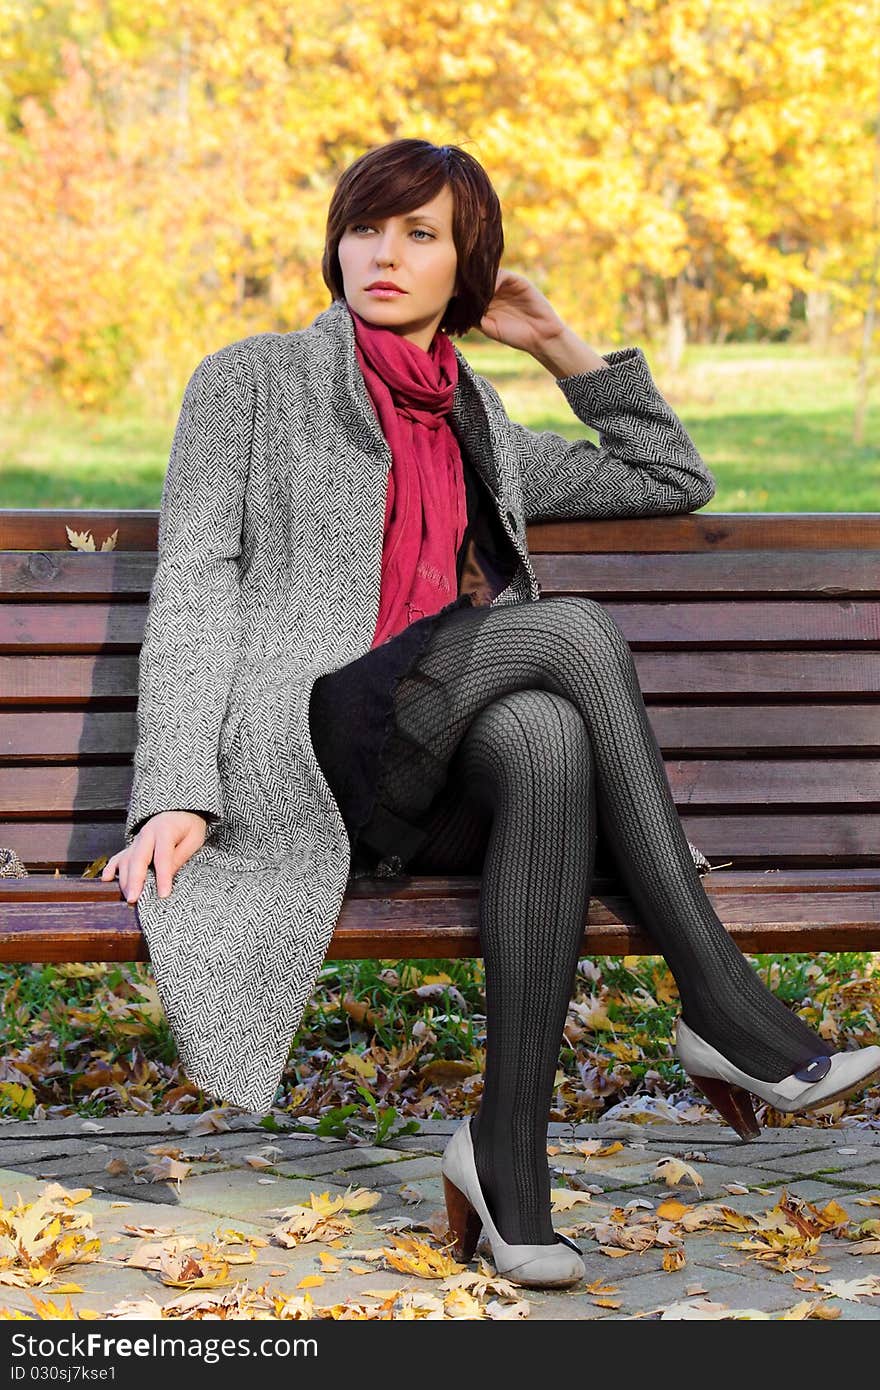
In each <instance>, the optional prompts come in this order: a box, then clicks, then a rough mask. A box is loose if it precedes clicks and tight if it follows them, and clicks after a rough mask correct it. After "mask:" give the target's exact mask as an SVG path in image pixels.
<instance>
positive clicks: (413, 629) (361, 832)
mask: <svg viewBox="0 0 880 1390" xmlns="http://www.w3.org/2000/svg"><path fill="white" fill-rule="evenodd" d="M472 606H473V604H472V600H471V596H470V594H460V595H459V597H458V598H457V599H455V600H453V602H451V603H448V604H447V605H446V607H445V608H441V609H440V611H439V612H437V613H429V614H428V615H427V616H426V617H424V618H418V619H417V620H416V621H415V622H414V623H410V625H409V626H408V627H405V628H404V629H403V631H402V632H398V633H396V634H395V635H394V637H390V638H389V639H388V640H387V641H386V642H382V643H381V644H380V645H379V646H378V647H372V648H371V649H370V650H369V651H368V652H364V654H363V656H359V657H357V658H356V659H355V660H354V661H349V662H348V663H347V664H346V665H345V666H341V667H340V668H339V669H338V670H337V671H331V672H329V673H328V674H327V675H324V676H319V677H318V679H317V680H316V681H315V683H314V685H313V686H312V693H311V699H310V701H309V730H310V733H311V736H312V746H313V747H314V750H315V756H316V758H317V759H318V764H319V766H320V768H321V771H322V772H323V774H324V776H325V777H326V779H327V784H328V786H329V787H330V790H331V792H332V793H333V796H334V798H335V800H336V804H337V805H338V807H339V811H340V814H341V816H342V819H343V821H344V822H345V828H346V830H347V831H348V837H349V840H350V842H351V870H350V873H349V877H351V878H356V877H360V876H361V875H364V874H368V875H369V874H378V875H379V876H380V877H381V876H383V875H384V874H387V875H388V876H390V877H395V876H397V874H399V873H400V872H401V871H402V869H403V867H404V865H405V862H406V859H407V857H409V855H410V854H411V853H412V852H413V851H414V849H415V847H416V845H417V844H418V843H420V842H421V841H422V839H423V834H422V832H421V830H420V828H419V827H418V826H417V825H410V824H408V823H407V822H405V821H403V820H402V819H401V818H400V817H397V816H391V815H390V813H389V812H388V811H387V810H386V809H385V808H382V807H379V806H377V804H376V786H377V781H378V775H379V769H380V766H381V762H382V757H383V754H384V752H385V750H386V745H387V743H388V738H389V735H390V734H391V731H392V729H393V728H394V727H395V717H394V716H395V711H394V694H395V691H396V689H397V686H398V683H399V682H400V680H401V679H402V678H403V677H404V676H405V675H407V674H408V673H409V672H410V671H411V670H412V668H413V666H414V665H415V664H416V662H417V661H418V659H419V657H420V656H421V654H422V653H423V651H424V650H425V648H426V647H427V644H428V642H429V640H430V638H431V635H432V633H433V632H434V630H435V628H436V627H437V624H438V623H441V622H442V621H443V620H444V618H445V617H446V615H447V614H448V613H451V612H453V611H454V610H456V609H459V608H463V607H472ZM362 836H363V837H364V838H361V837H362Z"/></svg>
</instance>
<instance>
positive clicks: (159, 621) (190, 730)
mask: <svg viewBox="0 0 880 1390" xmlns="http://www.w3.org/2000/svg"><path fill="white" fill-rule="evenodd" d="M253 418H254V381H253V372H252V369H251V367H250V365H249V363H248V361H247V359H246V357H245V356H244V354H243V352H242V350H241V346H240V345H239V344H234V343H233V344H230V345H229V346H228V347H225V348H221V349H219V350H218V351H217V352H215V353H212V354H209V355H208V356H207V357H205V358H203V359H202V361H201V362H200V363H199V365H198V366H197V367H196V369H195V371H194V372H193V374H192V376H191V377H190V380H189V382H188V384H187V387H186V390H185V392H184V397H183V404H182V406H181V409H180V416H179V419H178V422H177V427H176V429H175V432H174V439H173V442H172V445H171V455H170V459H169V463H168V470H167V473H166V475H165V482H164V486H163V489H162V501H161V505H160V511H159V536H158V547H157V549H158V562H157V566H156V572H155V575H154V578H153V583H152V588H151V591H150V602H149V607H148V610H147V617H146V623H145V626H144V636H143V643H142V646H141V652H140V666H139V675H138V708H137V725H138V741H137V746H136V748H135V752H134V759H133V762H134V779H133V783H132V789H131V797H130V801H129V806H128V814H127V816H126V822H125V843H126V845H129V844H131V842H132V840H133V839H134V837H135V835H136V834H137V831H138V830H139V829H140V826H141V825H142V824H143V822H144V821H145V820H148V819H149V818H150V816H154V815H156V814H157V813H158V812H159V811H170V810H177V809H178V808H179V807H181V806H199V807H204V809H205V812H206V813H209V814H210V815H211V816H216V817H217V818H218V819H219V818H221V817H222V815H223V798H222V791H221V785H220V776H219V768H218V749H219V739H220V727H221V724H222V721H223V717H224V714H225V712H226V707H227V703H228V698H229V691H230V688H231V684H232V676H233V671H234V668H235V663H236V660H237V658H238V654H239V648H240V636H241V617H240V597H241V580H240V572H239V557H240V554H241V532H242V519H243V513H244V496H245V489H246V485H247V476H248V467H249V460H250V452H251V443H252V436H253Z"/></svg>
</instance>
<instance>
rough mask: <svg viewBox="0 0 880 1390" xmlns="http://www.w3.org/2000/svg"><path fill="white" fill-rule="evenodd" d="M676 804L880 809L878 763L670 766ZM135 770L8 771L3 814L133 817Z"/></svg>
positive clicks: (3, 780) (667, 762)
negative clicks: (125, 814) (128, 812)
mask: <svg viewBox="0 0 880 1390" xmlns="http://www.w3.org/2000/svg"><path fill="white" fill-rule="evenodd" d="M664 766H665V769H666V776H667V780H668V782H669V785H670V787H671V789H672V798H673V801H674V802H675V804H676V806H677V807H678V808H679V810H682V809H684V808H688V809H690V810H696V809H702V810H706V809H709V810H731V811H732V810H734V809H735V808H739V807H742V808H751V807H755V808H761V807H770V806H779V807H792V808H799V807H803V808H808V807H810V806H812V805H814V804H816V805H822V806H824V807H825V808H828V807H831V806H835V805H839V806H849V807H858V806H864V807H866V808H867V809H877V808H880V759H878V758H848V759H846V758H830V757H822V758H790V759H777V758H770V757H767V758H740V757H737V758H717V759H707V758H668V759H664ZM132 775H133V769H132V767H131V765H130V764H127V763H126V764H115V763H97V764H92V763H88V764H84V765H81V766H74V765H70V764H60V765H58V764H56V765H55V766H49V767H27V766H25V767H11V766H6V767H4V766H3V764H2V763H0V814H2V815H4V816H8V817H10V818H11V817H15V816H26V817H29V818H30V817H38V816H64V817H70V816H72V815H73V813H74V812H76V813H77V814H80V815H87V814H89V813H94V812H101V811H121V812H125V811H126V810H127V809H128V803H129V798H130V796H131V782H132Z"/></svg>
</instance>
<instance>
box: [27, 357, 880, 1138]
mask: <svg viewBox="0 0 880 1390" xmlns="http://www.w3.org/2000/svg"><path fill="white" fill-rule="evenodd" d="M463 350H464V351H465V354H466V356H467V357H468V359H469V360H470V361H471V363H472V364H473V366H474V368H475V369H476V370H477V371H478V372H480V373H482V374H483V375H485V376H487V377H489V379H490V380H491V381H493V383H494V384H495V385H496V387H497V388H498V390H499V391H500V392H501V394H502V397H503V399H504V402H505V405H506V407H507V409H508V412H509V414H510V415H511V416H512V418H514V419H516V420H520V421H522V422H523V423H524V424H527V425H529V426H530V427H531V428H533V429H555V430H557V431H558V432H559V433H561V434H564V435H566V436H567V437H570V438H577V437H579V436H580V437H583V436H584V435H586V437H588V438H595V437H596V436H595V432H594V431H589V430H588V428H587V427H586V426H584V425H582V424H581V423H580V422H579V421H578V420H576V419H575V418H574V416H573V415H572V413H571V411H570V410H569V408H568V405H567V403H566V401H565V398H564V396H563V395H562V393H561V391H560V390H559V388H558V387H557V386H556V385H555V383H554V381H553V379H552V378H551V377H550V376H549V374H548V373H546V372H545V371H544V370H543V369H542V368H541V367H540V366H538V364H537V363H535V362H534V361H533V359H531V358H529V357H527V356H525V355H524V354H521V353H515V352H513V351H511V350H509V349H503V348H499V347H496V346H495V345H489V346H485V345H483V344H482V343H473V344H465V345H464V349H463ZM604 350H605V351H607V346H604ZM646 355H647V357H648V361H649V364H650V366H651V368H652V372H653V375H654V378H655V380H656V381H657V384H658V386H659V387H660V389H661V390H662V391H663V394H664V395H665V396H666V398H667V400H668V401H669V402H670V404H671V405H672V406H673V407H674V409H675V410H676V411H677V413H678V414H679V415H680V416H681V418H682V420H683V422H684V424H685V426H686V428H687V429H688V431H689V433H690V434H691V436H692V438H693V439H694V442H695V443H696V444H697V447H698V448H699V450H700V453H701V454H702V455H703V457H704V459H705V460H706V462H707V463H708V464H709V466H710V468H711V469H712V471H713V473H714V474H715V476H716V478H717V480H718V490H717V493H716V495H715V497H714V499H713V500H712V502H711V503H710V504H709V506H708V507H707V508H706V509H705V510H706V511H714V512H726V511H747V512H748V511H757V512H760V511H774V512H786V511H817V512H834V511H877V510H880V468H878V462H880V460H878V439H880V408H878V407H877V406H876V405H872V407H871V409H869V411H868V414H867V419H866V435H865V437H866V442H865V444H863V445H861V446H856V445H854V444H853V442H852V437H851V436H852V418H853V410H854V393H855V369H854V366H853V364H852V362H850V361H849V360H848V359H843V358H828V359H822V358H817V357H816V356H814V355H813V354H811V353H810V352H809V350H808V349H805V348H802V347H798V346H788V345H786V346H778V345H772V346H768V345H757V346H756V345H754V344H735V345H731V346H725V347H720V348H712V347H708V348H691V349H689V350H688V352H687V354H686V357H685V361H684V363H683V366H682V368H681V370H680V371H679V372H678V373H677V374H676V375H675V376H674V377H673V376H671V375H670V374H668V373H664V371H663V369H662V364H661V361H660V357H659V354H658V353H655V352H653V351H651V350H650V349H648V350H647V351H646ZM174 424H175V420H174V419H162V420H159V419H156V418H153V417H152V416H150V415H149V413H147V412H146V411H144V410H138V409H137V408H135V407H134V406H131V407H129V408H128V409H126V410H124V411H123V410H121V411H120V412H119V413H118V414H116V415H111V416H105V417H100V418H95V419H88V418H83V417H79V416H77V415H75V414H73V413H71V412H66V411H61V410H57V409H51V408H47V407H44V408H43V409H41V410H40V411H38V412H29V411H27V410H26V409H24V408H19V409H17V410H15V411H14V412H10V413H8V414H7V415H6V416H5V417H2V418H0V451H2V455H0V456H2V459H3V463H2V481H3V488H2V496H3V505H4V506H8V507H40V506H50V507H98V508H102V507H107V508H116V507H120V508H140V507H146V508H155V507H157V506H158V504H159V497H160V494H161V488H162V478H163V475H164V470H165V467H166V464H167V458H168V449H169V445H170V441H171V436H172V433H173V429H174ZM750 959H751V960H752V963H753V964H754V966H755V968H756V969H757V970H759V971H760V972H761V975H762V978H764V980H765V982H766V983H767V984H768V986H769V987H770V988H772V989H773V990H774V992H775V993H776V994H777V995H778V996H779V997H780V998H781V999H783V1000H785V1002H786V1003H787V1004H788V1005H789V1006H790V1007H791V1008H793V1009H795V1010H796V1011H797V1012H798V1013H799V1014H800V1015H801V1016H802V1017H803V1018H804V1019H805V1020H806V1021H807V1022H808V1023H809V1024H810V1026H812V1027H815V1028H818V1029H819V1031H820V1032H822V1034H823V1036H826V1037H829V1038H832V1039H835V1040H838V1041H839V1044H840V1045H841V1046H844V1045H846V1042H847V1040H849V1042H850V1043H851V1044H852V1045H864V1044H865V1043H869V1042H878V1041H880V975H878V974H877V973H876V967H875V962H874V958H873V956H871V955H870V954H869V953H856V952H841V953H838V954H834V953H820V954H818V955H761V956H754V957H750ZM0 992H2V997H3V1017H4V1035H5V1046H4V1070H3V1072H2V1073H0V1115H5V1116H7V1117H19V1118H21V1117H26V1116H28V1115H34V1114H36V1115H46V1114H53V1113H55V1114H58V1113H67V1112H68V1111H74V1112H76V1113H78V1114H80V1115H83V1116H100V1115H104V1114H113V1113H120V1112H125V1111H129V1110H134V1111H144V1110H150V1109H159V1110H160V1109H168V1108H171V1109H180V1110H193V1109H199V1108H202V1107H203V1106H204V1105H205V1104H208V1102H207V1101H206V1100H205V1098H204V1097H203V1096H202V1095H201V1093H200V1092H199V1091H198V1090H197V1089H196V1088H195V1087H193V1086H192V1085H191V1084H190V1083H189V1082H188V1081H187V1080H186V1077H185V1075H184V1074H183V1073H182V1071H181V1070H180V1067H179V1063H178V1060H177V1054H176V1048H175V1045H174V1040H173V1037H172V1035H171V1033H170V1030H169V1028H168V1025H167V1021H166V1019H165V1016H164V1012H163V1011H162V1008H161V1005H160V1003H159V1001H158V997H157V994H156V989H155V982H154V980H153V976H152V971H151V969H150V967H149V966H147V965H138V964H131V965H116V964H112V965H104V964H85V965H79V964H74V965H69V966H65V965H60V966H56V965H40V966H36V965H23V966H9V967H0ZM484 1008H485V1000H484V977H483V967H482V961H469V960H452V961H448V960H439V961H415V962H395V961H342V962H338V963H330V964H328V965H327V966H325V968H324V970H323V971H322V973H321V976H320V979H319V982H318V987H317V989H316V991H315V993H314V995H313V998H312V1000H311V1001H310V1003H309V1005H308V1008H307V1010H306V1013H305V1015H304V1018H303V1021H302V1026H301V1028H300V1030H299V1031H298V1033H297V1036H296V1039H295V1043H294V1047H293V1049H292V1051H291V1054H290V1059H289V1062H288V1067H287V1070H286V1073H285V1077H284V1083H283V1092H282V1094H281V1096H280V1099H279V1103H280V1104H281V1106H282V1107H283V1108H285V1109H287V1110H288V1111H289V1112H290V1114H291V1116H293V1117H295V1118H297V1119H300V1120H302V1121H303V1122H309V1123H310V1124H311V1125H312V1127H314V1126H315V1125H319V1126H323V1127H324V1128H325V1129H326V1130H327V1132H345V1131H346V1130H347V1129H348V1130H351V1129H352V1128H354V1129H357V1128H358V1127H360V1128H361V1130H363V1131H364V1132H369V1133H372V1135H373V1137H374V1139H375V1138H381V1137H387V1136H388V1135H389V1134H393V1133H396V1132H405V1127H406V1126H407V1125H408V1124H410V1123H412V1122H413V1121H418V1120H419V1119H421V1118H432V1117H446V1116H449V1115H458V1114H463V1113H466V1112H467V1111H469V1110H472V1109H474V1108H476V1106H477V1104H478V1101H479V1090H480V1085H481V1069H482V1066H483V1064H484V1060H485V1045H486V1039H485V1015H484ZM677 1013H678V996H677V992H676V990H675V985H674V981H673V980H672V977H671V975H670V974H669V971H668V969H667V968H666V965H665V962H664V961H663V960H662V958H659V957H644V958H633V957H626V958H624V959H620V958H617V957H598V958H595V959H585V960H582V961H581V963H580V969H579V973H578V978H577V984H576V989H575V994H574V997H573V1000H572V1006H571V1009H570V1011H569V1017H568V1022H567V1024H566V1036H565V1040H564V1043H563V1046H562V1049H561V1051H560V1058H559V1070H558V1072H557V1078H556V1088H555V1094H554V1102H553V1110H552V1115H551V1118H553V1119H560V1120H578V1119H590V1118H597V1117H598V1115H600V1114H602V1113H603V1112H604V1111H606V1110H607V1109H608V1108H609V1107H610V1106H612V1105H614V1104H615V1103H616V1102H617V1101H620V1100H621V1099H624V1098H627V1097H633V1096H637V1095H653V1096H661V1097H666V1098H671V1099H675V1098H678V1097H681V1096H689V1095H691V1093H690V1092H688V1091H687V1090H686V1088H685V1083H686V1078H685V1076H684V1073H683V1071H682V1070H681V1068H680V1067H679V1066H678V1063H677V1062H676V1060H675V1057H674V1054H673V1052H672V1039H673V1024H674V1020H675V1017H676V1016H677ZM877 1091H878V1088H874V1095H872V1094H871V1093H868V1094H867V1095H866V1096H865V1097H863V1098H861V1099H858V1098H857V1099H856V1100H854V1101H852V1102H850V1103H849V1106H848V1109H847V1113H850V1114H852V1113H856V1110H857V1109H859V1110H860V1111H861V1113H866V1114H868V1115H873V1114H875V1113H876V1111H877V1109H878V1107H880V1098H878V1096H877ZM832 1109H833V1108H832ZM842 1111H843V1106H842V1104H841V1105H839V1106H838V1107H837V1111H836V1114H837V1115H839V1114H840V1113H842ZM773 1118H774V1117H772V1116H771V1117H770V1119H771V1122H773ZM807 1118H808V1117H803V1120H806V1119H807ZM776 1122H780V1123H781V1122H782V1119H781V1117H776ZM815 1122H816V1123H820V1122H821V1121H818V1120H817V1121H815ZM371 1126H372V1129H371V1128H370V1127H371Z"/></svg>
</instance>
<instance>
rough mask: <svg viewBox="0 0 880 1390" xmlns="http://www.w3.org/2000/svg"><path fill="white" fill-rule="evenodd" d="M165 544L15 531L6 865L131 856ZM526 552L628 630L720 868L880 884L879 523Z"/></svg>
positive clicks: (140, 532) (1, 770)
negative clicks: (876, 877)
mask: <svg viewBox="0 0 880 1390" xmlns="http://www.w3.org/2000/svg"><path fill="white" fill-rule="evenodd" d="M157 524H158V514H157V512H155V511H120V512H115V511H66V510H33V511H26V510H7V511H3V510H0V846H4V847H11V848H13V849H14V850H15V851H16V852H17V854H18V855H19V856H20V858H21V859H22V860H23V861H24V863H25V864H26V866H27V867H28V868H29V869H30V870H32V871H35V872H49V873H52V872H53V871H54V870H55V869H58V870H60V871H61V872H62V873H65V872H68V871H69V872H82V870H83V868H85V866H86V865H87V864H89V863H90V862H91V861H92V860H94V859H97V858H98V857H99V856H101V855H106V854H112V853H114V852H115V851H116V850H117V849H119V848H121V846H122V843H123V841H122V826H123V823H124V818H125V811H126V808H127V805H128V798H129V791H130V787H131V776H132V769H131V758H132V753H133V750H134V745H135V741H136V735H137V728H136V704H137V683H138V651H139V647H140V642H141V640H142V637H143V627H144V621H145V617H146V606H147V601H148V598H149V592H150V585H151V582H152V577H153V572H154V569H155V563H156V554H155V550H156V536H157ZM67 528H70V530H71V531H72V532H76V533H79V534H85V535H91V536H92V537H93V539H94V545H95V552H94V553H92V552H88V553H85V552H82V551H80V550H77V549H74V548H73V547H72V546H71V544H70V540H69V538H68V533H67ZM114 532H116V533H118V534H117V536H116V542H115V549H112V550H109V551H106V552H101V545H102V544H103V543H104V541H105V540H107V538H109V537H111V536H112V535H113V533H114ZM528 541H529V547H530V550H531V552H532V555H533V557H534V565H535V571H536V573H537V576H538V579H539V581H540V583H541V586H542V594H543V597H544V598H549V597H550V596H552V595H553V594H557V593H564V594H581V595H584V596H585V597H590V598H594V599H597V600H598V601H600V602H601V603H602V604H604V606H605V607H606V608H607V609H608V610H609V612H610V613H611V614H612V615H613V616H614V618H615V620H616V621H617V623H618V624H619V626H620V627H621V629H622V630H623V632H624V634H625V636H626V638H627V640H628V641H629V643H630V645H631V647H632V650H633V654H634V657H635V662H636V667H637V670H638V675H639V681H640V683H641V687H642V690H643V693H644V696H645V702H646V704H647V706H648V709H649V713H650V717H651V721H652V724H653V727H654V730H655V732H656V735H657V739H658V742H659V744H660V747H661V749H662V750H663V754H664V758H665V760H666V768H667V773H668V775H669V780H670V784H671V786H672V791H673V795H674V798H675V802H676V805H677V807H678V809H679V812H680V814H681V818H682V823H683V825H684V828H685V833H686V834H687V836H688V838H689V839H690V840H692V841H693V843H694V844H696V845H698V846H699V848H700V849H702V850H703V852H704V853H705V854H706V855H708V857H709V859H710V860H711V861H712V863H713V865H714V866H716V867H718V866H719V864H720V863H723V864H727V863H728V862H731V863H732V864H733V865H734V866H735V867H754V866H762V865H763V866H766V867H767V868H770V867H776V868H782V867H807V866H819V865H822V866H837V867H846V866H862V867H868V866H872V867H877V866H878V865H880V809H878V808H880V694H878V692H880V565H878V558H877V557H878V551H880V513H873V512H872V513H858V512H855V513H848V512H844V513H822V514H809V515H796V514H791V513H782V514H778V513H777V514H753V513H716V514H713V513H709V512H699V513H694V514H691V515H686V516H676V517H654V518H645V519H640V520H620V521H601V522H587V521H572V522H543V523H537V524H533V525H532V526H530V527H529V529H528Z"/></svg>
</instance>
